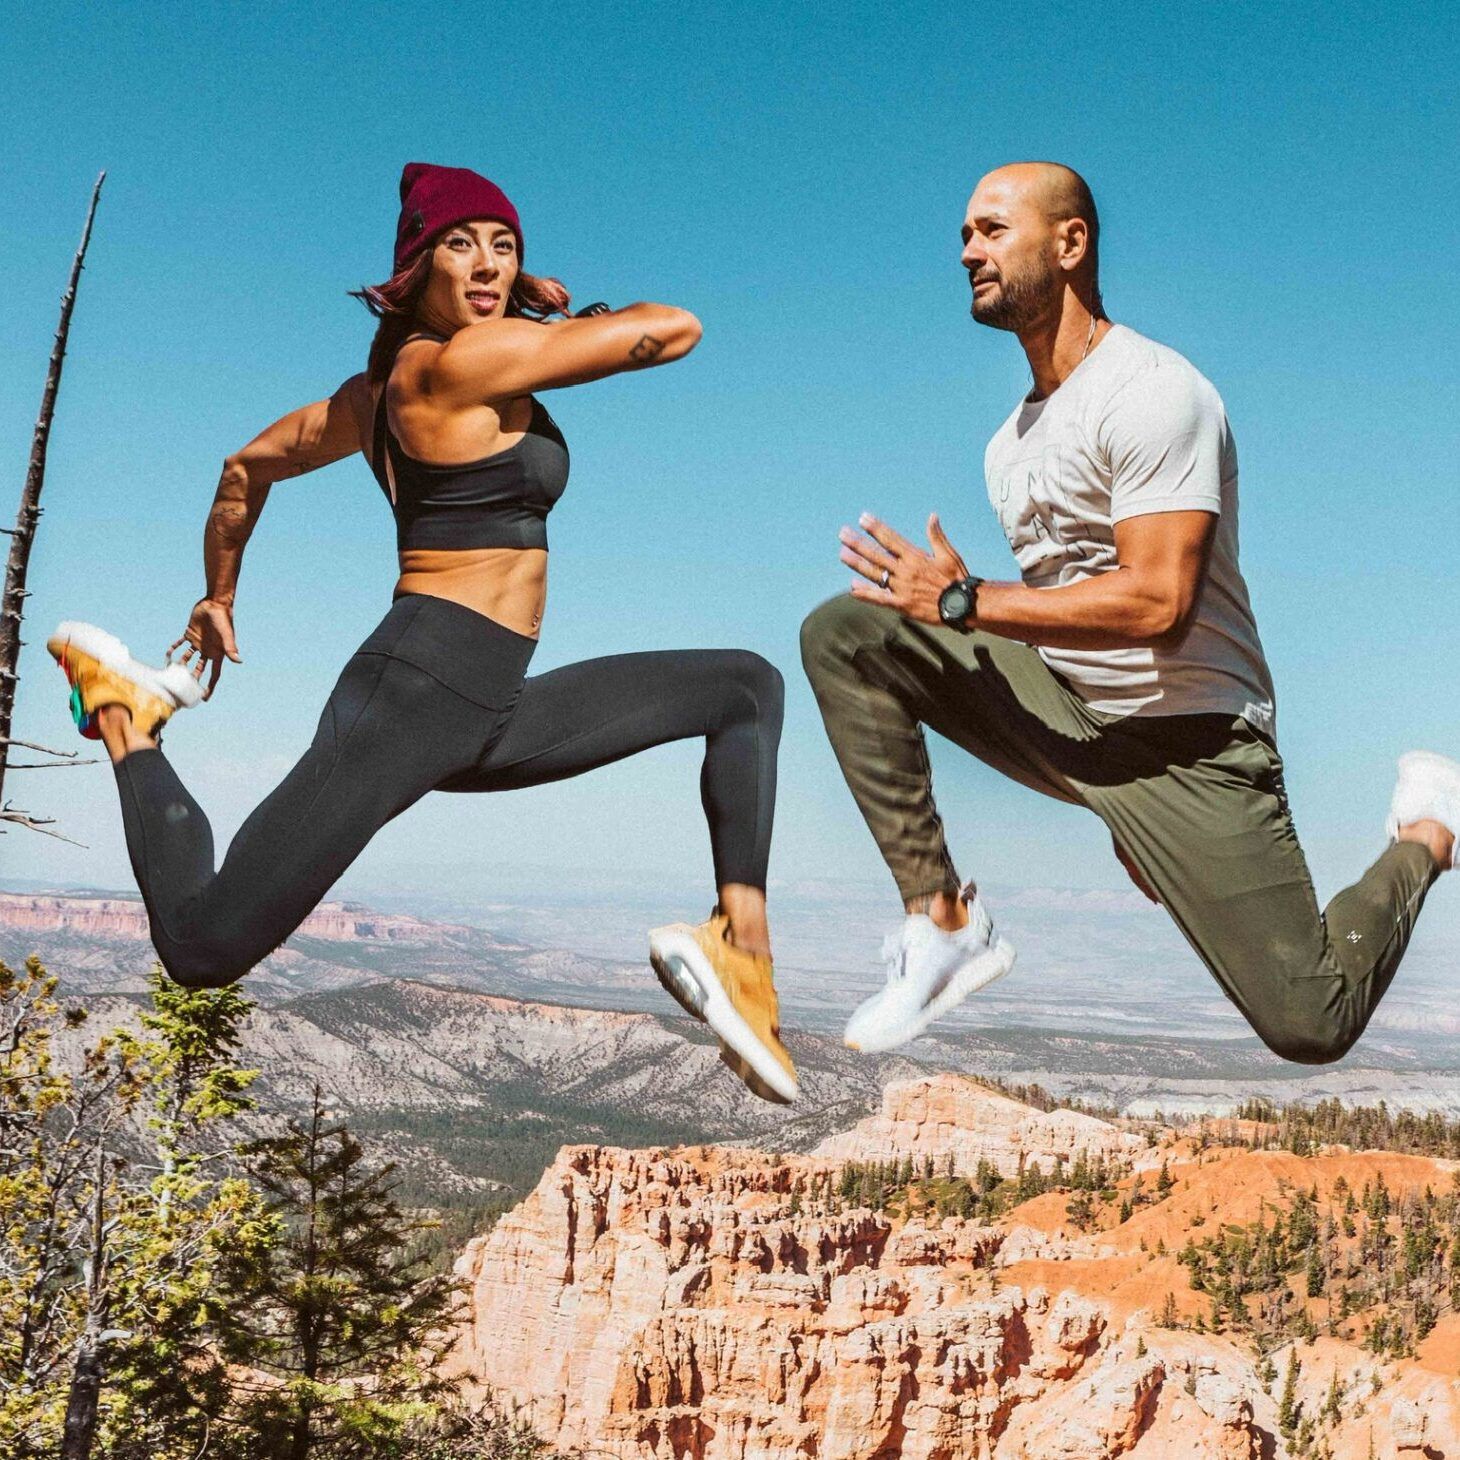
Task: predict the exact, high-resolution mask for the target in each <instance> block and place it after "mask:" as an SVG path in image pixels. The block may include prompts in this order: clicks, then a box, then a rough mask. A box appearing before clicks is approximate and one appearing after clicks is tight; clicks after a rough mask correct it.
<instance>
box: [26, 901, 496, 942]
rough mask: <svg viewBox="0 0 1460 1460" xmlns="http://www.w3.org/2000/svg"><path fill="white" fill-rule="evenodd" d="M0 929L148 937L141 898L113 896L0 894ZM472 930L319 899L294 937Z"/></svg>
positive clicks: (427, 937)
mask: <svg viewBox="0 0 1460 1460" xmlns="http://www.w3.org/2000/svg"><path fill="white" fill-rule="evenodd" d="M0 928H10V929H14V930H15V931H17V932H35V933H72V934H75V935H77V936H80V937H87V938H107V939H116V940H119V941H130V942H135V941H146V940H147V939H148V932H147V910H146V908H145V907H144V906H143V905H142V901H141V899H140V898H128V897H117V896H101V897H77V896H70V895H62V894H44V893H23V892H0ZM471 931H472V930H471V929H468V928H464V927H456V926H453V925H452V924H449V923H428V922H426V921H424V920H423V919H421V918H416V917H412V916H410V914H408V913H381V912H375V911H373V910H372V909H371V908H368V907H366V906H365V905H364V904H363V903H358V902H322V903H320V905H319V906H318V907H317V908H316V909H315V910H314V911H313V912H312V913H310V915H309V916H308V917H307V918H305V920H304V922H303V924H302V925H301V926H300V928H299V930H298V932H297V933H296V934H295V935H294V936H295V937H303V938H323V939H326V940H328V941H331V942H370V941H373V942H395V941H406V940H409V941H412V942H432V941H438V940H440V939H441V938H442V937H444V936H449V935H451V934H467V933H470V932H471Z"/></svg>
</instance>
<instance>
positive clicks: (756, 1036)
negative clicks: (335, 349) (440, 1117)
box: [48, 163, 797, 1100]
mask: <svg viewBox="0 0 1460 1460" xmlns="http://www.w3.org/2000/svg"><path fill="white" fill-rule="evenodd" d="M400 191H401V213H400V221H399V226H398V228H397V234H396V246H395V272H394V274H393V276H392V277H391V279H390V280H389V281H388V282H387V283H385V284H383V285H380V286H379V287H376V288H368V289H365V290H363V291H361V293H360V295H359V297H361V298H362V299H363V300H364V301H365V303H366V305H367V306H368V307H369V308H370V310H371V312H372V313H374V314H375V315H376V316H377V317H378V318H379V320H380V324H379V327H378V330H377V333H376V336H375V340H374V343H373V345H372V347H371V351H370V358H369V364H368V367H367V369H366V370H365V371H364V372H363V373H362V374H360V375H356V376H354V377H352V378H351V379H349V380H347V381H346V382H345V383H344V384H343V385H342V386H341V387H340V388H339V389H338V390H337V391H336V392H335V393H334V395H333V396H331V397H330V398H329V399H328V400H326V401H320V402H318V403H317V404H315V405H310V406H305V407H303V408H302V409H301V410H297V411H294V412H292V413H291V414H290V415H287V416H285V417H283V419H281V420H279V421H276V422H275V423H274V424H273V425H272V426H270V427H268V429H267V430H265V431H264V432H263V433H262V434H261V435H259V436H258V437H256V438H255V439H254V440H253V441H251V442H250V443H249V444H248V445H247V446H245V447H244V448H243V450H242V451H240V452H238V453H237V454H236V455H234V456H232V457H230V458H229V459H228V461H227V462H226V464H225V466H224V470H223V476H222V480H221V481H220V483H219V486H218V492H217V496H216V498H215V500H214V503H213V508H212V511H211V514H210V516H209V519H208V525H207V531H206V534H205V537H204V548H203V558H204V566H205V570H206V574H207V593H206V595H205V596H204V597H203V598H202V599H201V600H199V602H198V604H197V605H196V607H195V608H194V609H193V612H192V617H191V619H190V621H189V623H188V626H187V630H186V632H185V633H184V635H183V637H182V638H181V639H179V640H178V641H177V643H176V644H174V645H173V649H174V650H176V649H177V648H178V647H179V646H180V645H185V647H184V648H183V650H182V655H181V662H179V663H173V662H171V659H172V655H171V653H169V656H168V658H169V663H168V665H167V666H166V667H165V668H163V669H154V668H151V667H149V666H147V665H144V664H139V663H137V662H136V661H135V660H133V659H132V658H131V655H130V654H129V652H128V651H127V648H126V646H125V645H124V644H122V643H120V642H119V641H118V640H117V639H115V638H113V637H112V636H111V635H110V634H106V633H104V632H103V631H101V630H99V629H96V628H94V627H92V626H91V625H86V624H74V623H68V624H62V625H61V627H60V628H59V629H58V630H57V632H56V634H55V635H54V636H53V637H52V639H51V640H50V643H49V645H48V647H49V648H50V650H51V653H52V654H53V655H54V656H55V657H56V658H57V660H58V661H59V662H60V664H61V666H62V668H63V669H64V670H65V672H66V676H67V679H68V681H69V682H70V684H71V686H72V709H73V713H74V714H75V716H76V720H77V724H78V726H79V727H80V728H81V730H82V733H83V734H89V735H92V736H93V737H95V738H99V739H100V740H101V741H102V742H103V744H104V745H105V746H106V749H107V752H108V754H109V755H110V757H111V759H112V761H113V764H114V768H115V771H116V777H117V785H118V788H119V790H120V793H121V800H122V817H123V822H124V825H125V829H126V836H127V848H128V851H129V853H130V855H131V859H132V866H133V869H134V871H135V873H136V876H137V882H138V885H139V886H140V888H141V890H142V896H143V898H144V900H145V901H146V904H147V911H148V915H149V918H150V921H151V929H152V939H153V942H154V943H155V945H156V947H157V951H158V954H159V955H160V956H161V959H162V962H163V965H164V967H165V968H166V969H167V971H168V973H169V974H170V975H171V976H172V977H173V978H174V979H176V980H177V981H178V982H179V983H184V984H189V985H220V984H226V983H230V982H232V981H233V980H235V979H237V978H240V977H241V976H242V975H243V974H244V973H246V972H247V971H248V970H249V969H250V968H252V967H253V966H254V965H255V964H256V963H258V962H259V960H260V959H262V958H263V957H265V956H266V955H267V954H268V953H269V952H270V951H272V950H273V949H274V948H276V947H277V946H278V945H279V944H280V943H281V942H282V941H283V940H284V939H285V938H287V937H288V936H289V934H290V933H291V932H293V930H294V929H295V928H296V927H298V925H299V924H300V922H301V921H303V919H304V917H305V916H306V915H307V914H308V913H309V911H310V910H311V909H312V908H313V907H314V906H315V905H316V904H317V903H318V902H319V900H320V898H321V897H323V896H324V894H325V892H326V891H327V890H328V889H329V888H330V886H331V885H332V884H333V883H334V882H335V881H336V879H338V878H339V877H340V876H341V874H342V873H343V872H344V871H345V869H346V868H347V867H349V865H350V864H351V862H353V861H354V859H355V857H356V856H357V855H358V854H359V853H360V851H361V850H362V849H363V848H364V846H365V844H366V843H367V842H368V841H369V840H370V838H371V837H372V836H373V835H374V834H375V832H376V830H377V829H378V828H380V827H381V826H383V825H384V824H385V823H386V822H387V821H389V820H390V819H391V818H392V817H394V816H397V815H399V813H400V812H402V811H404V810H405V809H406V807H408V806H410V805H411V804H412V803H413V802H415V801H417V800H419V799H420V797H422V796H423V795H425V794H426V793H427V792H428V791H432V790H445V791H499V790H506V789H508V788H511V787H515V786H533V785H539V784H541V783H543V782H545V781H554V780H559V779H562V778H564V777H566V776H573V775H578V774H580V773H581V772H583V771H586V770H591V769H592V768H593V767H595V766H600V765H605V764H607V763H608V762H610V761H614V760H619V759H621V758H622V757H624V756H628V755H633V754H635V753H636V752H638V751H640V750H645V749H647V748H648V747H649V746H652V745H660V744H663V743H665V742H667V741H671V740H679V739H685V738H688V737H691V736H703V737H704V738H705V742H706V751H705V761H704V768H703V772H702V774H701V782H700V789H701V798H702V801H703V804H704V808H705V814H706V817H707V818H708V821H709V825H710V838H711V844H712V849H713V853H714V864H715V880H716V883H717V887H718V904H717V907H716V909H715V911H714V913H712V915H711V917H710V920H709V921H708V922H707V923H705V924H703V925H701V926H700V927H698V928H691V927H688V926H686V925H683V924H679V925H674V926H671V927H667V928H660V929H658V930H656V931H655V932H654V933H653V934H651V940H650V947H651V960H652V962H653V964H654V967H655V969H656V971H657V973H658V974H659V977H660V980H661V982H662V983H663V984H664V985H665V987H666V988H667V989H668V990H669V992H670V993H671V994H673V995H674V997H675V998H676V999H678V1000H679V1002H680V1003H681V1004H683V1005H684V1007H685V1008H686V1009H687V1010H688V1011H689V1012H690V1013H692V1014H694V1015H695V1016H696V1017H697V1018H702V1019H704V1020H706V1021H707V1022H708V1023H709V1024H710V1026H711V1028H712V1029H713V1030H714V1032H715V1033H716V1035H717V1036H718V1037H719V1039H720V1041H721V1045H722V1057H723V1058H725V1060H726V1062H727V1063H728V1064H730V1065H731V1067H732V1068H733V1069H735V1070H736V1072H737V1073H738V1074H739V1075H740V1076H741V1077H742V1078H743V1079H745V1081H746V1083H747V1084H749V1085H750V1086H751V1088H752V1089H754V1090H756V1092H757V1093H758V1094H762V1095H764V1096H766V1097H767V1098H773V1099H779V1100H790V1099H793V1098H794V1097H795V1095H796V1093H797V1088H796V1076H795V1071H794V1069H793V1067H792V1064H791V1059H790V1056H789V1055H788V1054H787V1052H786V1050H785V1047H784V1046H783V1045H782V1043H781V1041H780V1036H779V1030H778V1019H777V1002H776V995H775V989H774V985H773V982H772V965H771V956H770V941H769V937H770V935H769V930H768V928H767V924H766V911H765V877H766V862H767V857H768V854H769V846H770V834H771V819H772V813H773V810H774V804H775V774H776V750H777V745H778V742H779V738H780V729H781V708H782V696H783V688H782V683H781V677H780V675H779V674H778V673H777V671H776V670H775V669H774V668H773V667H772V666H771V665H770V664H768V663H766V661H765V660H763V659H761V658H760V657H759V656H757V655H754V654H750V653H745V652H741V651H738V650H694V651H685V652H677V653H640V654H624V655H617V656H614V657H611V658H606V659H598V660H592V661H589V662H586V663H582V664H574V665H570V666H568V667H566V668H563V669H557V670H554V671H553V672H551V673H549V674H544V675H541V676H539V677H537V678H533V679H527V678H525V675H526V671H527V667H528V663H529V661H530V660H531V658H532V653H533V650H534V648H535V647H536V644H537V636H538V631H539V627H540V624H541V620H542V614H543V606H544V601H545V595H546V584H547V535H546V518H547V515H548V513H549V512H550V511H551V509H552V507H553V504H554V503H555V502H556V500H557V499H558V497H559V496H560V495H561V493H562V491H563V489H564V487H565V485H566V483H567V478H568V451H567V446H566V444H565V442H564V440H563V437H562V434H561V433H560V432H559V430H558V428H557V426H556V424H555V423H554V422H553V419H552V417H551V416H550V415H548V413H547V411H546V410H545V409H544V408H543V407H542V405H541V404H540V403H539V402H538V401H537V400H536V398H535V396H534V392H535V391H541V390H550V389H555V388H559V387H562V386H568V385H579V384H582V383H584V382H585V381H590V380H598V379H602V378H603V377H604V376H608V375H614V374H617V373H619V372H620V371H626V370H639V369H645V368H648V367H650V366H654V365H666V364H668V363H669V362H670V361H673V360H678V359H680V358H682V357H683V356H685V355H687V354H688V353H689V352H690V350H692V349H693V348H694V346H695V345H696V343H698V341H699V338H700V326H699V322H698V321H697V320H696V319H695V317H694V316H693V315H692V314H689V313H687V312H686V311H684V310H682V309H673V308H670V307H668V306H666V305H660V304H634V305H630V306H629V307H628V308H626V309H620V310H616V311H610V310H608V309H607V308H606V307H605V306H601V305H598V306H591V307H590V310H591V312H588V313H587V317H584V316H582V315H580V316H578V317H574V318H566V319H560V320H556V321H552V322H549V321H547V320H546V319H545V316H546V315H548V314H551V313H565V312H566V310H567V307H568V304H569V296H568V293H567V291H566V290H565V289H564V288H563V286H562V285H561V284H559V283H558V282H557V281H556V280H554V279H543V278H536V277H534V276H532V275H530V274H527V273H525V272H523V270H522V256H523V247H522V227H521V223H520V221H519V219H518V216H517V210H516V209H515V208H514V207H513V206H512V204H511V202H509V201H508V199H507V197H506V196H505V195H504V194H503V193H502V192H501V190H500V189H498V188H497V187H496V186H495V185H494V184H492V183H491V182H489V181H488V180H487V179H486V178H484V177H481V176H480V175H478V174H477V173H474V172H470V171H467V170H465V169H461V168H445V167H436V166H433V165H430V164H426V163H412V164H410V165H409V166H408V167H407V168H406V169H405V171H404V173H403V174H402V176H401V188H400ZM355 451H360V452H362V453H363V454H364V455H365V456H366V458H367V459H368V460H369V462H370V464H371V467H372V469H373V470H374V473H375V475H376V478H377V480H378V481H379V482H380V485H381V488H382V490H383V491H384V493H385V495H386V497H387V498H388V499H389V502H390V505H391V508H392V510H393V512H394V515H395V520H396V537H397V546H398V548H399V554H400V578H399V581H398V582H397V584H396V587H395V597H394V602H393V603H392V606H391V608H390V611H389V612H388V613H387V614H386V615H385V618H384V619H383V620H382V621H381V623H380V625H379V627H378V628H376V630H375V631H374V632H373V633H372V634H371V635H370V637H369V638H367V639H366V640H365V642H364V644H362V645H361V647H360V649H359V651H358V652H357V653H356V654H355V656H354V657H353V658H352V659H351V660H350V662H349V663H348V664H347V665H346V666H345V669H344V672H343V673H342V674H341V676H340V679H339V682H338V683H337V684H336V685H335V688H334V692H333V693H332V694H331V696H330V698H329V702H328V703H327V704H326V706H325V709H324V713H323V715H322V716H321V718H320V722H319V728H318V730H317V732H316V734H315V737H314V742H313V744H312V745H311V746H310V748H309V750H308V751H307V752H306V753H305V755H304V758H303V759H302V760H301V761H300V762H299V764H298V765H297V766H295V768H294V769H293V770H292V771H291V772H290V773H289V775H288V776H286V777H285V779H284V780H283V782H282V783H281V784H280V785H279V786H278V787H277V788H276V789H275V790H274V792H273V793H272V794H271V795H270V796H269V797H268V798H267V799H266V800H265V801H264V802H263V803H262V805H260V806H259V807H258V809H257V810H256V811H254V812H253V814H252V815H251V816H250V817H249V819H248V820H247V821H246V822H245V823H244V825H243V826H242V827H241V828H240V830H239V832H238V835H237V837H236V838H235V839H234V841H233V844H232V846H231V847H230V848H229V850H228V855H227V857H226V859H225V860H224V863H223V867H222V869H221V870H219V871H217V872H215V871H214V858H213V838H212V833H211V831H210V830H209V827H208V821H207V818H206V817H205V816H204V815H203V812H202V811H201V810H200V809H199V807H198V805H197V803H196V802H195V801H194V800H193V798H192V797H191V796H190V795H189V794H188V792H187V790H186V789H185V788H184V787H183V785H182V783H181V782H180V781H179V780H178V778H177V775H176V773H175V772H174V771H173V769H172V767H171V766H170V765H169V764H168V762H167V760H166V758H165V757H164V756H163V754H162V752H161V750H160V749H159V747H158V739H157V736H158V732H159V731H160V730H161V728H162V725H163V724H164V722H165V721H166V720H167V719H168V717H169V716H170V715H171V714H172V713H173V712H174V711H175V710H177V709H179V708H185V707H187V706H190V705H192V704H195V703H197V701H198V700H199V699H202V698H205V697H206V696H207V695H208V694H210V693H211V692H212V689H213V687H214V685H215V684H216V683H217V680H218V675H219V672H220V671H221V669H222V666H223V661H224V659H225V658H228V659H232V660H234V661H237V660H238V657H239V656H238V647H237V644H236V642H235V639H234V632H233V599H234V593H235V591H236V588H237V583H238V571H239V566H240V562H241V560H242V556H243V549H244V546H245V544H246V543H247V542H248V539H249V535H250V534H251V533H252V531H253V528H254V525H255V523H256V522H257V521H258V517H259V513H260V512H261V511H262V509H263V506H264V502H265V500H266V499H267V497H268V493H269V488H270V487H271V486H272V485H273V484H274V483H275V482H278V481H282V480H283V479H284V478H286V477H292V476H298V475H300V474H301V473H303V472H307V471H312V470H314V469H315V468H316V467H321V466H324V465H326V464H327V463H329V462H332V461H337V460H339V459H340V458H342V457H344V456H347V455H349V454H350V453H352V452H355ZM207 669H211V674H210V676H209V678H208V681H207V688H206V689H204V687H203V675H204V671H205V670H207Z"/></svg>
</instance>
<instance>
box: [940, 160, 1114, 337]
mask: <svg viewBox="0 0 1460 1460" xmlns="http://www.w3.org/2000/svg"><path fill="white" fill-rule="evenodd" d="M963 239H964V260H963V261H964V266H965V267H966V268H967V269H968V271H969V276H970V278H971V279H972V280H973V282H974V307H973V314H974V317H975V318H976V319H979V320H982V321H983V322H984V323H987V324H993V325H996V326H998V327H1001V328H1020V327H1021V326H1020V324H1018V323H1015V320H1016V318H1017V319H1019V320H1024V319H1025V318H1026V317H1027V316H1028V314H1029V312H1030V311H1031V310H1032V309H1036V308H1044V307H1049V306H1050V305H1052V303H1053V301H1052V299H1049V298H1045V299H1044V300H1042V301H1041V300H1039V299H1036V298H1035V297H1034V295H1033V294H1032V293H1031V292H1030V291H1031V290H1037V291H1038V292H1039V293H1040V294H1044V295H1048V294H1049V293H1050V292H1051V291H1053V292H1057V291H1058V290H1059V289H1060V288H1061V287H1063V286H1064V285H1066V284H1068V285H1070V286H1072V287H1074V288H1075V289H1076V290H1077V291H1078V292H1079V293H1080V294H1081V295H1082V297H1084V298H1085V299H1086V302H1087V303H1088V304H1089V305H1090V306H1091V308H1092V310H1093V312H1094V313H1096V314H1097V315H1098V314H1102V313H1103V310H1102V308H1101V303H1100V281H1099V245H1100V215H1099V214H1098V213H1097V211H1096V209H1095V198H1094V195H1093V194H1092V193H1091V191H1090V186H1089V184H1088V183H1087V182H1086V181H1085V179H1084V178H1082V177H1081V176H1080V174H1079V173H1078V172H1076V171H1075V170H1074V168H1072V167H1066V166H1065V165H1064V164H1063V163H1060V162H1011V163H1008V164H1007V165H1005V166H1003V167H997V168H995V169H994V170H993V171H992V172H990V173H986V174H985V175H984V176H983V177H982V178H980V179H979V182H978V186H977V187H976V188H975V189H974V191H973V197H972V198H971V199H970V200H969V204H968V217H967V219H966V220H965V221H964V225H963ZM1005 275H1013V276H1016V277H1015V278H1014V279H1013V281H1012V288H1013V291H1014V294H1016V295H1018V296H1019V297H1018V298H1015V297H1013V296H1011V295H1010V293H1009V291H1008V290H1006V289H1005V288H1003V287H1001V286H1000V283H999V281H1000V280H1001V279H1002V277H1003V276H1005ZM980 277H983V278H986V279H988V280H990V281H991V282H990V285H989V288H988V289H987V290H986V291H985V293H984V297H983V298H980V293H979V288H978V284H979V280H980ZM1015 305H1017V306H1018V307H1017V309H1013V308H1012V307H1013V306H1015Z"/></svg>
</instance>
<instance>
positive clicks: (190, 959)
mask: <svg viewBox="0 0 1460 1460" xmlns="http://www.w3.org/2000/svg"><path fill="white" fill-rule="evenodd" d="M162 966H163V968H164V969H166V970H167V976H168V977H169V978H170V979H171V980H172V981H173V983H175V984H181V985H182V987H183V988H185V989H221V988H227V986H228V985H229V984H231V983H237V982H238V980H239V979H241V978H242V977H243V976H244V974H246V973H247V972H248V969H247V968H240V967H239V966H238V964H237V962H236V961H234V960H228V961H227V962H223V961H220V960H218V959H214V958H207V957H203V958H199V957H196V956H187V957H183V958H177V957H172V958H165V959H163V960H162Z"/></svg>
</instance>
